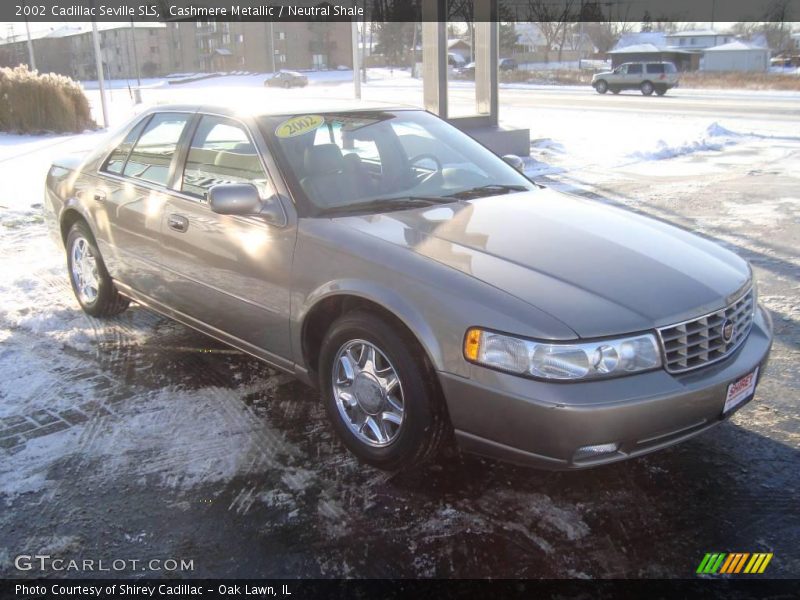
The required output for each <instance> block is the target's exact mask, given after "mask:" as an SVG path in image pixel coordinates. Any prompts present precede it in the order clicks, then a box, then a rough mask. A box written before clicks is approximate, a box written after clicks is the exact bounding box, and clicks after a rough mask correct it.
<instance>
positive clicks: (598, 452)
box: [572, 443, 619, 460]
mask: <svg viewBox="0 0 800 600" xmlns="http://www.w3.org/2000/svg"><path fill="white" fill-rule="evenodd" d="M617 448H619V444H616V443H613V444H598V445H597V446H582V447H580V448H578V449H577V450H576V451H575V455H574V456H573V457H572V460H587V459H591V458H598V457H600V456H603V455H604V454H614V452H616V451H617Z"/></svg>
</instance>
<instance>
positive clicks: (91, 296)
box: [67, 221, 130, 317]
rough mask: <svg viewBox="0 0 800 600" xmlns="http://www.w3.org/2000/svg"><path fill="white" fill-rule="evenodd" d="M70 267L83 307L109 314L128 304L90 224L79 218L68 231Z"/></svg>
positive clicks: (123, 308) (95, 314)
mask: <svg viewBox="0 0 800 600" xmlns="http://www.w3.org/2000/svg"><path fill="white" fill-rule="evenodd" d="M67 268H68V270H69V280H70V283H71V284H72V291H73V292H75V297H76V298H77V299H78V302H79V303H80V305H81V308H82V309H83V310H84V311H85V312H86V313H88V314H90V315H92V316H93V317H110V316H112V315H116V314H119V313H121V312H122V311H124V310H125V309H126V308H128V304H129V303H130V301H129V300H128V299H127V298H125V297H124V296H122V295H120V293H119V292H118V291H117V288H116V287H115V286H114V282H113V281H112V279H111V276H110V275H109V274H108V271H107V270H106V266H105V264H104V263H103V257H102V256H100V251H99V250H98V249H97V244H96V243H95V240H94V236H93V235H92V232H91V231H90V230H89V226H88V225H86V223H84V222H83V221H77V222H76V223H75V224H74V225H73V226H72V228H71V229H70V230H69V234H68V235H67Z"/></svg>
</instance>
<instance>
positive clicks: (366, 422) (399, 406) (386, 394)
mask: <svg viewBox="0 0 800 600" xmlns="http://www.w3.org/2000/svg"><path fill="white" fill-rule="evenodd" d="M331 379H332V384H333V385H332V389H333V394H334V397H335V399H336V407H337V408H338V409H339V415H340V416H341V417H342V420H343V421H344V422H345V424H346V425H347V427H348V428H349V429H350V431H351V432H352V433H353V435H355V436H356V438H358V440H359V441H361V442H363V443H365V444H367V445H369V446H372V447H374V448H382V447H384V446H388V445H389V444H391V443H392V442H393V441H394V440H395V439H397V436H398V435H399V434H400V429H401V427H402V425H403V413H404V406H405V405H404V398H403V386H402V384H401V382H400V377H399V376H398V374H397V371H395V368H394V366H392V363H391V362H389V359H388V358H386V355H385V354H384V353H383V352H381V350H380V349H379V348H378V347H377V346H375V345H374V344H372V343H370V342H367V341H365V340H350V341H349V342H347V343H346V344H344V345H343V346H342V347H341V348H339V351H338V352H337V353H336V358H335V359H334V364H333V369H332V373H331Z"/></svg>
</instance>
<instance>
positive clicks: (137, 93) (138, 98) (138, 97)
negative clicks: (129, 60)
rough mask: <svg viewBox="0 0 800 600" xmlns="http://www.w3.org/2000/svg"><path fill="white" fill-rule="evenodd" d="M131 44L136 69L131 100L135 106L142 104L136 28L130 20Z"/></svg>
mask: <svg viewBox="0 0 800 600" xmlns="http://www.w3.org/2000/svg"><path fill="white" fill-rule="evenodd" d="M131 44H132V45H133V64H134V68H135V69H136V90H135V91H134V92H133V98H134V100H135V101H136V104H141V102H142V77H141V75H140V74H139V54H138V53H137V52H136V27H135V26H134V24H133V19H131Z"/></svg>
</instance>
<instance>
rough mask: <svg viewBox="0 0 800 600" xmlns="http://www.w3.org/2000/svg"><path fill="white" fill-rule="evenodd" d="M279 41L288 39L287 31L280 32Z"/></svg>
mask: <svg viewBox="0 0 800 600" xmlns="http://www.w3.org/2000/svg"><path fill="white" fill-rule="evenodd" d="M278 39H279V40H285V39H286V32H285V31H279V32H278Z"/></svg>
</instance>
